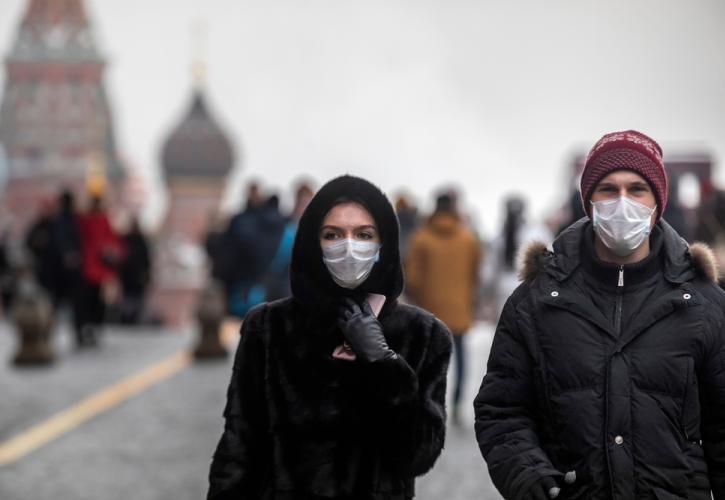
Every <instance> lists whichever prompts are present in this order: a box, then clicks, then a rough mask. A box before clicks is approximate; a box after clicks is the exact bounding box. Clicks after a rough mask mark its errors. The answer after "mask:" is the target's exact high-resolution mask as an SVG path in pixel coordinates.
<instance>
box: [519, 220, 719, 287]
mask: <svg viewBox="0 0 725 500" xmlns="http://www.w3.org/2000/svg"><path fill="white" fill-rule="evenodd" d="M589 223H590V222H589V218H587V217H585V218H583V219H581V220H579V221H577V222H575V223H574V224H573V225H571V226H570V227H569V228H567V229H565V230H564V231H563V232H562V233H561V235H560V236H559V237H558V238H557V239H556V241H555V242H554V251H553V252H552V251H551V250H549V249H548V248H547V246H546V244H544V243H542V242H540V241H534V242H532V243H530V244H528V245H527V246H526V247H524V248H523V249H522V251H521V252H520V254H519V266H518V267H519V272H518V276H519V279H520V280H522V281H527V282H530V281H532V280H533V279H534V278H535V277H536V276H537V275H538V274H539V273H540V272H543V271H547V272H549V273H551V274H552V275H554V277H555V278H556V279H558V280H559V281H561V280H563V279H565V278H566V277H568V275H569V274H570V273H571V272H572V271H573V270H574V269H575V268H576V267H577V266H578V265H579V260H580V255H579V248H578V247H579V243H580V241H581V237H582V234H583V233H584V231H585V229H586V228H587V226H588V225H589ZM657 226H658V227H659V229H660V230H661V231H662V232H663V235H664V239H665V244H664V246H663V248H662V250H663V251H664V252H665V254H666V255H665V276H666V277H667V279H668V280H670V281H672V282H675V283H682V282H684V281H687V280H688V279H692V277H694V276H695V275H696V276H700V277H703V278H705V279H707V280H709V281H712V282H715V283H717V281H718V279H719V277H720V276H719V271H718V266H717V261H716V260H715V255H714V253H713V251H712V250H711V249H710V247H709V246H707V245H706V244H705V243H700V242H695V243H692V244H691V245H688V244H687V242H686V241H685V240H684V239H683V238H682V237H680V236H679V235H678V234H677V233H676V232H675V230H674V229H672V227H671V226H670V225H669V224H667V222H665V221H664V220H662V219H660V221H659V222H658V223H657Z"/></svg>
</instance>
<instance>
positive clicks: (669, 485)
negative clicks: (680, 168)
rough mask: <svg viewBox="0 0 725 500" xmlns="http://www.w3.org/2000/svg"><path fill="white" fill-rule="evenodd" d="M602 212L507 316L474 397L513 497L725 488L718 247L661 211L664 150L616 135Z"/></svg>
mask: <svg viewBox="0 0 725 500" xmlns="http://www.w3.org/2000/svg"><path fill="white" fill-rule="evenodd" d="M581 193H582V196H581V199H582V204H583V207H584V209H585V210H586V213H587V215H588V217H586V218H584V219H581V220H579V221H578V222H576V223H574V224H573V225H572V226H570V227H569V228H568V229H566V230H565V231H564V232H563V233H561V234H560V235H559V237H558V238H557V239H556V241H555V242H554V251H553V252H549V251H547V250H546V247H545V246H544V245H543V244H535V245H532V246H531V247H530V248H529V249H528V250H527V253H526V259H525V265H524V268H523V270H522V276H523V277H524V279H525V281H524V283H523V284H522V285H521V286H519V288H517V290H516V291H515V292H514V293H513V294H512V295H511V297H510V298H509V300H508V302H507V303H506V306H505V307H504V311H503V314H502V315H501V319H500V321H499V323H498V327H497V328H496V333H495V336H494V340H493V346H492V348H491V353H490V356H489V360H488V373H487V374H486V376H485V377H484V379H483V382H482V384H481V388H480V391H479V394H478V397H477V398H476V400H475V403H474V407H475V411H476V424H475V428H476V437H477V439H478V443H479V445H480V448H481V452H482V453H483V456H484V458H485V459H486V461H487V462H488V469H489V472H490V474H491V479H492V480H493V483H494V484H495V485H496V487H497V488H498V490H499V491H500V492H501V494H502V495H503V497H504V498H507V499H509V498H511V499H514V498H515V499H519V498H522V499H523V498H533V499H541V500H544V499H548V498H587V499H612V498H622V499H624V498H627V499H635V498H636V499H650V498H652V499H675V498H697V499H703V500H705V499H709V498H711V496H710V495H711V491H712V493H713V495H714V497H715V498H725V432H724V431H723V429H724V427H723V421H725V366H724V365H723V359H725V358H723V355H724V354H725V330H724V329H723V328H722V325H723V324H724V322H725V293H723V291H722V290H720V289H719V288H718V287H717V286H716V285H715V283H714V280H715V279H716V274H717V271H716V268H715V265H714V261H713V256H712V253H711V252H710V250H709V249H708V248H707V247H705V246H703V245H692V246H688V245H687V243H686V241H685V240H683V239H682V238H681V237H680V236H679V235H678V234H677V233H676V232H675V231H674V230H673V229H672V228H671V226H670V225H669V224H667V222H665V221H664V219H662V217H661V215H662V213H663V212H664V211H665V208H666V206H667V176H666V173H665V169H664V165H663V161H662V150H661V149H660V147H659V145H658V144H657V143H656V142H655V141H653V140H652V139H651V138H649V137H647V136H646V135H644V134H642V133H639V132H636V131H632V130H629V131H625V132H615V133H611V134H607V135H605V136H604V137H602V139H600V140H599V141H598V142H597V143H596V144H595V145H594V147H593V148H592V150H591V151H590V153H589V156H588V157H587V160H586V163H585V167H584V172H583V175H582V178H581Z"/></svg>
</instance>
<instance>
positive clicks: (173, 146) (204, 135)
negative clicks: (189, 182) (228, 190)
mask: <svg viewBox="0 0 725 500" xmlns="http://www.w3.org/2000/svg"><path fill="white" fill-rule="evenodd" d="M233 163H234V153H233V151H232V146H231V143H230V142H229V139H228V138H227V136H226V135H225V134H224V132H223V131H222V130H221V128H220V127H219V125H218V124H217V122H216V121H215V120H214V118H213V117H212V116H211V115H210V114H209V111H208V109H207V106H206V103H205V102H204V96H203V94H202V93H201V91H199V90H197V91H195V92H194V96H193V100H192V104H191V108H190V109H189V112H188V113H187V114H186V116H185V117H184V119H183V120H181V123H179V125H178V126H177V127H176V128H175V129H174V131H173V132H172V133H171V135H170V136H169V138H168V139H167V140H166V143H165V144H164V147H163V153H162V164H163V167H164V171H165V172H166V176H167V177H204V178H222V177H226V176H227V174H228V173H229V171H230V170H231V168H232V164H233Z"/></svg>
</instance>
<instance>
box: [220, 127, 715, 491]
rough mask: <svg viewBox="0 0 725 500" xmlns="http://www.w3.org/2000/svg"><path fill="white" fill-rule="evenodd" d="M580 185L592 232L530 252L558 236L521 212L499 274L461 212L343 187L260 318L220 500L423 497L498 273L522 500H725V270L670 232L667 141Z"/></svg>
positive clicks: (513, 453) (600, 164)
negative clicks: (421, 481)
mask: <svg viewBox="0 0 725 500" xmlns="http://www.w3.org/2000/svg"><path fill="white" fill-rule="evenodd" d="M579 185H580V190H579V194H578V202H579V204H580V207H581V211H582V212H583V214H584V216H583V217H581V218H579V219H577V220H574V221H572V222H571V223H570V224H569V225H568V226H566V227H565V228H564V229H563V230H562V231H560V232H559V233H558V234H557V235H556V238H555V239H554V242H553V245H548V244H547V242H546V241H534V242H531V243H528V244H526V241H527V240H528V239H529V238H536V239H537V240H540V239H542V236H543V239H546V237H547V235H546V234H537V235H534V233H535V232H534V231H530V228H528V227H526V218H525V205H524V203H523V201H522V200H521V199H518V198H515V197H512V198H509V199H508V200H507V201H506V218H505V222H504V224H503V229H502V232H501V235H500V236H499V237H498V238H497V239H495V240H494V241H492V242H491V244H490V245H488V255H486V254H484V253H483V252H482V248H483V246H482V243H481V242H480V241H479V240H478V238H477V237H476V234H475V231H472V228H471V227H470V226H469V225H468V224H467V222H466V217H465V216H464V214H461V211H460V209H459V207H458V206H457V196H456V193H451V192H446V193H441V194H440V195H439V196H438V197H437V198H436V204H435V210H434V211H433V213H432V214H431V215H430V216H429V217H427V218H425V220H423V221H421V222H420V223H418V222H417V221H416V219H417V218H416V217H415V216H414V215H415V214H414V209H412V207H411V204H410V203H409V202H408V201H407V200H398V203H396V207H397V208H398V210H399V211H401V212H404V216H397V217H396V215H395V214H394V211H393V207H392V205H391V203H390V202H389V201H388V199H387V197H386V196H385V195H384V194H383V193H382V192H381V191H380V190H379V189H378V188H377V187H376V186H374V185H373V184H371V183H370V182H368V181H366V180H364V179H360V178H356V177H351V176H343V177H339V178H336V179H333V180H332V181H330V182H328V183H327V184H325V185H324V186H323V187H322V188H321V189H320V191H319V192H317V193H316V194H315V195H314V197H313V198H312V200H311V202H310V203H309V205H308V207H307V209H305V210H304V211H303V213H302V215H301V217H300V219H299V222H298V225H297V231H296V235H295V239H294V245H293V246H292V256H291V260H290V283H291V296H289V297H286V298H284V299H282V300H276V301H272V302H269V301H260V302H259V303H258V304H257V305H254V306H251V308H250V307H249V306H247V311H246V314H245V319H244V322H243V324H242V331H241V337H240V343H239V346H238V348H237V352H236V355H235V360H234V366H233V370H232V377H231V382H230V384H229V388H228V392H227V404H226V408H225V410H224V417H225V426H224V431H223V433H222V436H221V439H220V440H219V443H218V446H217V448H216V452H215V453H214V457H213V461H212V464H211V469H210V473H209V482H210V486H209V492H208V498H209V499H212V500H220V499H232V498H246V497H249V498H277V499H290V500H291V499H297V498H305V499H309V500H321V499H323V498H325V499H338V500H358V499H359V500H372V499H375V498H385V499H388V500H410V499H412V498H413V496H414V495H415V488H414V482H415V478H416V476H419V475H421V474H424V473H426V472H427V471H428V470H430V469H431V468H432V467H433V466H434V464H435V462H436V459H437V458H438V456H439V454H440V453H441V450H442V448H443V445H444V441H445V429H446V419H447V410H446V379H447V377H446V374H447V371H448V366H449V358H450V357H451V354H452V353H454V352H455V357H454V362H455V363H456V364H457V365H458V369H457V370H456V371H457V376H456V381H455V386H454V404H453V408H452V415H453V418H454V420H455V419H456V418H457V413H458V409H457V404H458V399H459V398H460V395H461V391H460V384H461V379H462V372H463V370H462V367H463V366H465V356H464V353H463V351H462V349H461V348H460V347H461V346H462V342H461V341H460V339H462V338H463V335H464V334H465V333H466V331H467V330H468V329H469V328H470V326H471V324H472V321H473V318H474V316H475V310H476V307H475V303H476V300H477V299H478V298H479V294H478V291H479V290H481V289H482V288H483V289H485V285H484V286H482V284H481V283H480V280H479V278H480V275H481V274H480V271H481V268H482V267H484V268H486V264H482V262H485V261H486V260H488V262H489V264H488V271H486V273H485V276H486V278H485V279H486V280H489V281H491V282H494V283H497V286H498V288H499V289H500V290H499V293H500V294H501V297H500V298H501V300H500V301H499V308H500V311H501V312H500V314H497V315H496V316H497V317H496V322H497V326H496V331H495V334H494V339H493V344H492V347H491V352H490V356H489V359H488V367H487V372H486V375H485V376H484V378H483V380H482V383H481V386H480V390H479V392H478V395H477V397H476V398H475V401H474V402H473V406H474V411H475V439H476V440H477V442H478V445H479V447H480V450H481V453H482V455H483V458H484V460H485V462H486V464H487V466H488V470H489V474H490V477H491V479H492V481H493V484H494V485H495V486H496V488H497V489H498V490H499V492H500V493H501V495H502V496H503V497H504V498H506V499H517V500H518V499H534V500H553V499H582V498H587V499H602V500H605V499H613V498H622V499H660V500H664V499H680V498H697V499H703V500H704V499H709V498H715V499H720V498H725V432H723V429H724V427H723V424H722V422H723V419H725V365H723V360H725V357H723V356H725V330H723V328H722V325H723V324H724V323H725V292H723V290H722V289H721V288H720V287H719V286H718V284H717V279H718V271H717V263H716V257H715V254H714V253H713V252H712V250H711V249H710V248H709V247H708V246H706V245H704V244H690V243H688V241H687V240H686V239H685V238H683V237H682V236H681V235H680V234H678V232H677V230H676V229H675V228H673V226H671V225H670V224H669V223H668V222H667V220H666V219H665V218H664V216H665V214H667V213H668V212H667V207H668V205H669V203H670V202H671V201H672V202H674V201H675V200H671V199H670V191H669V189H668V176H667V173H666V171H665V167H664V162H663V158H662V149H661V148H660V146H659V145H658V144H657V143H656V142H655V141H654V140H653V139H651V138H650V137H648V136H646V135H644V134H642V133H640V132H637V131H633V130H627V131H622V132H614V133H611V134H607V135H605V136H604V137H602V138H601V139H600V140H599V141H598V142H597V143H596V144H595V145H594V146H593V147H592V149H591V151H590V153H589V155H588V156H587V158H586V161H585V164H584V168H583V171H582V175H581V179H580V182H579ZM250 199H251V198H250ZM710 200H714V201H712V203H716V202H717V200H718V196H714V197H713V198H710V199H708V198H705V202H706V203H705V205H706V206H707V203H710V202H711V201H710ZM266 205H267V203H260V204H259V206H266ZM711 208H712V207H711ZM249 209H250V207H249V206H248V207H247V209H246V210H245V213H246V212H248V211H249ZM240 218H241V214H240ZM713 218H714V222H713V221H710V223H709V229H710V230H711V231H714V232H715V233H716V234H715V235H711V237H712V238H714V239H715V242H717V238H718V236H717V234H719V233H718V231H717V226H719V219H718V215H715V216H714V217H713ZM259 220H261V218H260V219H259ZM673 220H674V219H673ZM234 227H235V225H234V223H232V224H230V229H231V228H234ZM524 245H525V248H524V251H523V253H522V259H521V265H519V266H517V265H516V260H517V259H516V255H517V254H519V253H520V250H521V249H522V246H524ZM266 257H267V258H268V259H269V258H270V255H267V256H266ZM401 262H402V263H401ZM517 267H518V268H519V269H518V270H519V273H518V276H517V278H513V273H514V270H515V269H516V268H517ZM403 271H405V273H404V272H403ZM404 274H405V277H406V283H407V284H406V286H405V288H404V279H403V276H404ZM245 286H246V287H247V289H251V287H250V286H249V284H248V283H247V284H246V285H245ZM230 291H231V293H232V294H233V293H234V292H235V291H236V288H234V287H232V288H230ZM407 302H411V303H413V304H417V305H418V306H419V307H413V306H411V305H409V304H407ZM471 438H472V439H473V436H472V437H471Z"/></svg>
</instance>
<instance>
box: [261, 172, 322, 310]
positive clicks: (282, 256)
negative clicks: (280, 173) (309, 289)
mask: <svg viewBox="0 0 725 500" xmlns="http://www.w3.org/2000/svg"><path fill="white" fill-rule="evenodd" d="M314 194H315V192H314V191H313V189H312V187H311V186H310V184H308V183H306V182H302V183H300V184H299V185H298V186H297V189H296V190H295V202H294V207H293V209H292V213H291V214H290V216H289V217H288V218H287V220H286V223H285V226H284V229H283V231H282V235H281V237H280V238H279V241H278V243H277V247H276V249H275V251H274V258H273V259H272V262H271V263H270V265H269V267H268V269H267V275H266V278H265V292H266V297H265V300H267V301H272V300H277V299H281V298H283V297H287V296H289V295H290V293H292V290H291V289H290V282H289V266H290V262H291V261H292V246H293V245H294V241H295V236H296V234H297V226H298V224H299V221H300V217H302V213H303V212H304V210H305V208H307V205H308V204H309V202H310V200H311V199H312V196H314Z"/></svg>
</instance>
